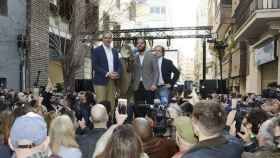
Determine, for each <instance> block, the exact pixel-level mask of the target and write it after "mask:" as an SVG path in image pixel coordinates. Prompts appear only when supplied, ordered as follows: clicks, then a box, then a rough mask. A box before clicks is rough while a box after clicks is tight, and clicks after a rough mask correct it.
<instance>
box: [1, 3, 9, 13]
mask: <svg viewBox="0 0 280 158" xmlns="http://www.w3.org/2000/svg"><path fill="white" fill-rule="evenodd" d="M0 15H3V16H7V15H8V0H0Z"/></svg>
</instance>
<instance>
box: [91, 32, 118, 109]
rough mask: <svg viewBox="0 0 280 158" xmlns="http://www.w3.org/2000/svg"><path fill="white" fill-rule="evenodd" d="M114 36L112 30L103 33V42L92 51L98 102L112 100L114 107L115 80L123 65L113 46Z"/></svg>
mask: <svg viewBox="0 0 280 158" xmlns="http://www.w3.org/2000/svg"><path fill="white" fill-rule="evenodd" d="M112 38H113V34H112V33H111V32H105V33H104V34H103V44H102V45H101V46H99V47H97V48H95V49H94V50H93V51H92V68H93V70H94V77H93V82H94V89H95V93H96V100H97V102H98V103H99V102H101V101H105V100H106V101H110V102H111V106H112V109H114V106H115V91H116V90H115V89H116V88H115V85H114V84H115V83H114V81H115V80H117V79H118V78H119V77H120V74H121V69H122V66H121V62H120V59H119V55H118V52H117V50H116V49H114V48H112V47H111V43H112Z"/></svg>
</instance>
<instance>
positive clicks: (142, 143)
mask: <svg viewBox="0 0 280 158" xmlns="http://www.w3.org/2000/svg"><path fill="white" fill-rule="evenodd" d="M275 91H276V92H275ZM271 93H272V94H271ZM43 94H44V93H43ZM43 96H44V97H34V96H32V94H31V93H28V92H15V91H14V90H6V89H5V90H1V91H0V98H1V100H0V103H1V106H0V107H1V109H0V110H1V114H0V127H1V128H0V129H1V131H0V136H1V137H0V140H1V143H0V157H1V158H10V157H13V158H142V157H143V158H148V157H150V158H201V157H203V158H274V157H279V156H280V150H279V148H280V145H279V143H280V139H279V138H280V116H279V113H280V101H279V97H278V92H277V90H274V91H270V92H266V93H264V94H263V95H262V96H257V95H253V94H251V95H249V96H242V97H235V98H232V97H229V95H215V94H213V95H212V96H211V97H209V98H207V99H206V100H201V101H199V102H197V103H196V104H195V105H192V104H190V103H189V102H188V101H187V100H186V99H182V98H181V99H177V100H176V99H175V98H173V99H171V101H170V103H169V104H168V105H167V109H166V111H165V112H166V113H168V117H166V118H161V119H168V121H169V122H168V126H166V127H165V128H171V129H172V130H170V131H168V130H165V132H166V133H164V134H162V135H157V134H156V130H155V124H156V123H157V121H158V120H157V119H154V118H153V117H151V115H149V113H147V114H146V115H145V116H143V117H136V115H135V113H136V112H137V111H133V110H132V111H130V110H129V108H128V110H127V113H126V114H121V113H119V110H118V108H115V109H111V105H110V101H102V102H100V103H96V99H95V94H94V93H93V92H79V93H69V94H65V95H64V96H56V95H52V96H51V97H50V98H49V97H48V96H49V95H48V94H45V95H43ZM48 98H49V100H48V101H46V99H48ZM234 99H235V100H236V101H233V100H234ZM44 100H45V101H44ZM44 102H46V103H48V104H46V105H44V104H43V103H44ZM129 106H137V105H129ZM132 109H133V108H132ZM130 112H132V114H130ZM129 115H132V118H129V117H130V116H129ZM169 132H171V134H170V133H169Z"/></svg>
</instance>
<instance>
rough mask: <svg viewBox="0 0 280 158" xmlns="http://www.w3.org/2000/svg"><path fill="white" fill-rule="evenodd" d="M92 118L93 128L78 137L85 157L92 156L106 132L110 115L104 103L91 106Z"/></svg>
mask: <svg viewBox="0 0 280 158" xmlns="http://www.w3.org/2000/svg"><path fill="white" fill-rule="evenodd" d="M91 119H92V122H93V127H94V128H93V129H92V130H90V131H88V132H87V133H86V134H84V135H81V136H79V137H78V143H79V145H80V149H81V151H82V155H83V158H91V157H92V155H93V153H94V150H95V146H96V143H97V141H98V139H99V138H100V137H101V136H102V135H103V134H104V133H105V132H106V130H107V122H108V120H109V116H108V113H107V110H106V108H105V107H104V106H103V105H102V104H97V105H95V106H93V107H92V108H91Z"/></svg>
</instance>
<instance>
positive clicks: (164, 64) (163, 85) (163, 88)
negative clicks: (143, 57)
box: [154, 46, 180, 105]
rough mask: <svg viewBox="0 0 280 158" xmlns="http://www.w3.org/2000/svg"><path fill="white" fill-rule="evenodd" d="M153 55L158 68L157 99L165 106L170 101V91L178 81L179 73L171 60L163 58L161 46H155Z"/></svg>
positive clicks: (163, 51)
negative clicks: (156, 60) (155, 57)
mask: <svg viewBox="0 0 280 158" xmlns="http://www.w3.org/2000/svg"><path fill="white" fill-rule="evenodd" d="M154 54H155V55H156V56H157V58H158V68H159V79H158V82H157V86H158V89H157V97H159V99H160V101H161V104H164V105H167V104H168V103H169V100H170V90H171V89H172V87H173V86H174V84H175V83H176V82H177V80H178V79H179V76H180V72H179V71H178V69H177V68H176V67H175V66H174V64H173V63H172V61H171V60H168V59H166V58H164V54H165V49H164V47H163V46H156V47H155V48H154ZM172 74H173V75H172Z"/></svg>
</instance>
